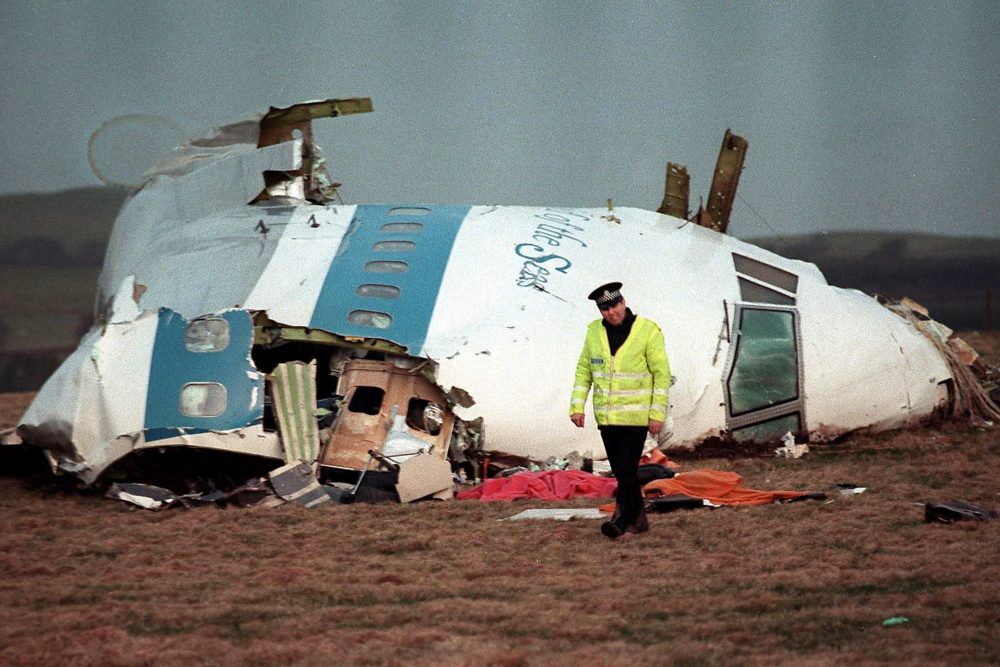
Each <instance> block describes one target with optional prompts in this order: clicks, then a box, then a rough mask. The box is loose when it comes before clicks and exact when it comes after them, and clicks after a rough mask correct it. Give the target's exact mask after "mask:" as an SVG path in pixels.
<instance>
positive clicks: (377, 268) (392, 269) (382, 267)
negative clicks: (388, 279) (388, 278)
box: [365, 261, 410, 273]
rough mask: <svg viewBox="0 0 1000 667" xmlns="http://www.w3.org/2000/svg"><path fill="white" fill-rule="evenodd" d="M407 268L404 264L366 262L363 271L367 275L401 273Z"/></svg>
mask: <svg viewBox="0 0 1000 667" xmlns="http://www.w3.org/2000/svg"><path fill="white" fill-rule="evenodd" d="M408 268H410V267H409V266H407V264H406V262H383V261H378V262H368V263H367V264H365V271H367V272H368V273H403V272H404V271H406V270H407V269H408Z"/></svg>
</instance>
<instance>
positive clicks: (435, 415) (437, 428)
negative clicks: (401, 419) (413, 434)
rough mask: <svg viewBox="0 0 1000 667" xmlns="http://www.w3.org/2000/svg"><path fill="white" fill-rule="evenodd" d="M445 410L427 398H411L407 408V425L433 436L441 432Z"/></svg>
mask: <svg viewBox="0 0 1000 667" xmlns="http://www.w3.org/2000/svg"><path fill="white" fill-rule="evenodd" d="M443 422H444V410H443V409H442V408H441V406H440V405H438V404H437V403H433V402H431V401H428V400H427V399H425V398H416V397H414V398H411V399H410V403H409V405H407V407H406V425H407V426H409V427H410V428H415V429H418V430H421V431H424V432H425V433H429V434H431V435H437V434H438V433H440V432H441V424H442V423H443Z"/></svg>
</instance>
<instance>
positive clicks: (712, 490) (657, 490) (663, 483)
mask: <svg viewBox="0 0 1000 667" xmlns="http://www.w3.org/2000/svg"><path fill="white" fill-rule="evenodd" d="M742 484H743V478H742V477H740V475H739V474H737V473H735V472H724V471H722V470H692V471H691V472H682V473H678V474H677V475H676V476H674V477H671V478H670V479H657V480H654V481H652V482H649V483H648V484H646V485H645V486H643V487H642V494H643V496H645V497H646V498H647V499H651V498H661V497H664V496H673V495H676V494H681V495H685V496H690V497H692V498H702V499H704V500H707V501H709V502H711V503H713V504H715V505H731V506H737V505H768V504H770V503H773V502H777V501H779V500H794V499H796V498H801V497H803V496H808V495H810V494H809V492H808V491H759V490H757V489H748V488H746V487H744V486H742ZM600 509H601V510H602V511H604V512H613V511H614V509H615V506H614V504H608V505H601V507H600Z"/></svg>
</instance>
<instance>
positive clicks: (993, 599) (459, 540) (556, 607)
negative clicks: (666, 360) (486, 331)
mask: <svg viewBox="0 0 1000 667" xmlns="http://www.w3.org/2000/svg"><path fill="white" fill-rule="evenodd" d="M977 336H978V345H979V347H980V348H981V349H982V350H987V351H988V353H989V354H990V355H994V354H996V351H997V348H998V345H997V343H998V338H1000V337H998V336H997V335H996V334H994V335H985V334H983V335H979V334H975V335H972V334H967V335H966V338H967V339H970V341H971V339H973V338H976V337H977ZM989 358H991V359H992V360H993V361H994V362H995V360H996V357H995V356H991V357H989ZM30 398H31V394H7V395H3V396H0V428H2V427H3V426H5V425H9V424H11V423H12V422H13V421H16V419H17V417H18V416H19V415H20V411H21V410H23V407H24V406H25V405H26V404H27V402H28V401H29V400H30ZM589 435H592V436H594V437H596V434H593V433H590V434H589ZM679 463H680V465H681V469H682V470H692V469H702V468H714V469H719V470H733V471H736V472H738V473H740V474H741V475H742V476H743V478H744V482H745V484H746V485H747V486H750V487H753V488H759V489H768V490H777V489H793V490H807V491H826V492H827V493H828V494H829V495H828V499H827V500H822V501H820V500H807V501H801V502H796V503H789V504H782V505H768V506H760V507H745V508H721V509H715V510H710V509H700V510H689V511H680V512H675V513H671V514H661V515H653V516H652V517H651V524H652V530H651V532H650V533H648V534H645V535H637V536H628V539H624V540H621V541H616V542H612V541H609V540H607V539H605V538H604V537H602V536H601V535H600V533H599V532H598V523H597V522H596V521H592V520H574V521H569V522H549V521H535V522H529V521H518V522H510V521H505V520H504V519H505V518H506V517H509V516H511V515H513V514H515V513H517V512H519V511H521V510H522V509H526V508H531V507H555V506H559V507H591V506H595V505H597V504H599V502H600V501H594V500H576V501H569V502H561V503H542V502H527V501H521V502H513V503H511V502H505V503H480V502H478V501H448V502H424V503H415V504H411V505H396V504H378V505H326V506H322V507H320V508H317V509H314V510H305V509H302V508H300V507H297V506H282V507H279V508H275V509H262V508H251V509H235V508H229V509H219V508H215V507H202V508H197V509H191V510H181V509H176V510H167V511H164V512H159V513H153V512H147V511H143V510H135V511H132V510H130V509H128V508H127V507H125V506H123V505H121V504H119V503H117V502H116V501H111V500H107V499H104V498H102V497H100V496H99V495H87V494H81V493H70V492H66V491H62V490H58V487H54V486H52V485H51V484H49V483H47V482H46V481H45V478H44V477H40V476H24V475H13V474H11V473H9V472H7V473H5V474H2V475H0V571H2V572H3V577H2V579H0V597H2V599H3V600H4V604H3V605H2V607H0V664H4V665H56V664H73V665H95V666H96V665H101V666H105V665H331V664H338V665H506V666H517V665H573V666H578V665H581V664H585V665H637V664H644V665H661V664H663V665H670V664H676V665H732V664H740V665H772V664H794V665H870V664H919V665H942V664H947V665H980V664H982V665H986V664H997V663H1000V520H998V521H993V522H982V523H980V522H963V523H956V524H951V525H945V524H928V523H924V521H923V504H924V503H926V502H928V501H936V500H948V499H960V500H965V501H967V502H971V503H975V504H979V505H983V506H986V507H991V508H993V509H997V508H998V506H1000V486H998V484H997V479H996V472H997V471H998V470H1000V429H996V428H993V429H983V428H974V427H971V426H968V425H966V424H955V423H951V424H943V425H939V426H934V427H928V428H925V429H921V430H916V431H908V432H896V433H889V434H882V435H877V436H872V435H857V436H853V437H848V438H846V439H844V440H843V441H841V442H838V443H832V444H828V445H823V446H815V447H813V449H812V451H811V452H810V453H809V454H808V455H806V456H805V457H804V458H802V459H799V460H784V459H776V458H753V459H709V460H694V459H687V460H685V459H680V460H679ZM838 483H853V484H857V485H860V486H864V487H867V491H865V492H864V493H862V494H858V495H851V496H843V495H840V494H839V493H838V492H837V491H836V490H834V489H833V487H834V485H836V484H838ZM895 617H905V618H906V619H908V621H907V622H903V623H900V624H898V625H889V626H886V625H884V621H886V620H887V619H890V618H895Z"/></svg>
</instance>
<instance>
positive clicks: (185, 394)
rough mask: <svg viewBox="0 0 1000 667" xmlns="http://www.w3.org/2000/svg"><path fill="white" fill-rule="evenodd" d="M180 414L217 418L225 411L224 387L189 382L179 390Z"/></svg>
mask: <svg viewBox="0 0 1000 667" xmlns="http://www.w3.org/2000/svg"><path fill="white" fill-rule="evenodd" d="M180 411H181V414H182V415H184V416H186V417H218V416H219V415H221V414H222V413H223V412H225V411H226V387H225V385H221V384H219V383H218V382H189V383H188V384H186V385H184V386H183V387H182V388H181V400H180Z"/></svg>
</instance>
